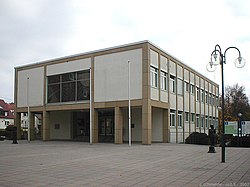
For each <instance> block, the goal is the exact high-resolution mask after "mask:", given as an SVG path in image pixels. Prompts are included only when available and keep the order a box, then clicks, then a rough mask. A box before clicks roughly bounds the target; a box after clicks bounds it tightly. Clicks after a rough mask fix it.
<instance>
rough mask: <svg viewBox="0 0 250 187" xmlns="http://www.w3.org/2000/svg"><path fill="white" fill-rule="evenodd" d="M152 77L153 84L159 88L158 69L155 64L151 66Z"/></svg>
mask: <svg viewBox="0 0 250 187" xmlns="http://www.w3.org/2000/svg"><path fill="white" fill-rule="evenodd" d="M150 79H151V86H152V87H155V88H157V87H158V69H157V68H155V67H153V66H151V67H150Z"/></svg>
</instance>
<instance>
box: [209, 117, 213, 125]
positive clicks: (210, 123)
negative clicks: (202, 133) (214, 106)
mask: <svg viewBox="0 0 250 187" xmlns="http://www.w3.org/2000/svg"><path fill="white" fill-rule="evenodd" d="M211 125H212V117H210V118H209V126H211Z"/></svg>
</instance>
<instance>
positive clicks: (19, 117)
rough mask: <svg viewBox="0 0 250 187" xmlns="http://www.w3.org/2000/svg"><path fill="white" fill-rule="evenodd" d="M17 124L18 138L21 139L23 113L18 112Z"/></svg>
mask: <svg viewBox="0 0 250 187" xmlns="http://www.w3.org/2000/svg"><path fill="white" fill-rule="evenodd" d="M15 116H16V117H15V125H16V126H17V139H18V140H20V139H21V113H19V112H16V115H15Z"/></svg>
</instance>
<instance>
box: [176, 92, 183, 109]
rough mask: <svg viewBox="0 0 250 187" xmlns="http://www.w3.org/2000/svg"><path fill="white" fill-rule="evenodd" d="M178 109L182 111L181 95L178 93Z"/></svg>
mask: <svg viewBox="0 0 250 187" xmlns="http://www.w3.org/2000/svg"><path fill="white" fill-rule="evenodd" d="M177 100H178V110H179V111H183V96H179V95H178V99H177Z"/></svg>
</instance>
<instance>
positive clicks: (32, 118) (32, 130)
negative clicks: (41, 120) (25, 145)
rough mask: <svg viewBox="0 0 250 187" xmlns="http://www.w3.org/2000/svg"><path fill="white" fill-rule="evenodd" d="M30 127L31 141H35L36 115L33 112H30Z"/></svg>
mask: <svg viewBox="0 0 250 187" xmlns="http://www.w3.org/2000/svg"><path fill="white" fill-rule="evenodd" d="M29 125H30V128H29V130H30V140H34V139H35V114H34V113H33V112H30V116H29Z"/></svg>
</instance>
